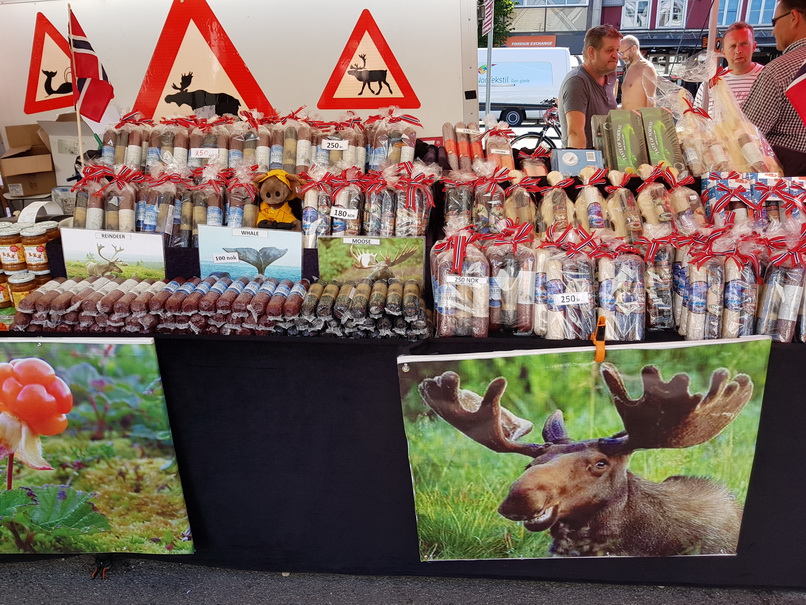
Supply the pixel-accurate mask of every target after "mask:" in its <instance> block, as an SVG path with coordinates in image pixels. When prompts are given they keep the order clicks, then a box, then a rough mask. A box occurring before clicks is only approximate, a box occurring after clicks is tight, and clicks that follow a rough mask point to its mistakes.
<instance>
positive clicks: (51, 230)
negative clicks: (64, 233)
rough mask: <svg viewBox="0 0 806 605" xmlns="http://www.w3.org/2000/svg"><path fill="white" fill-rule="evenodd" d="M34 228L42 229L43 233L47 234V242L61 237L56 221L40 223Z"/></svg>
mask: <svg viewBox="0 0 806 605" xmlns="http://www.w3.org/2000/svg"><path fill="white" fill-rule="evenodd" d="M36 226H37V227H42V228H43V229H44V230H45V233H47V234H48V241H52V240H54V239H57V238H58V237H60V236H61V232H60V231H59V223H58V221H42V222H41V223H37V224H36Z"/></svg>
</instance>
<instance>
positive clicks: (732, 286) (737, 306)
mask: <svg viewBox="0 0 806 605" xmlns="http://www.w3.org/2000/svg"><path fill="white" fill-rule="evenodd" d="M744 290H745V284H744V281H742V280H741V279H733V280H731V281H729V282H728V283H727V284H725V308H726V309H727V310H728V311H741V310H742V301H743V300H744Z"/></svg>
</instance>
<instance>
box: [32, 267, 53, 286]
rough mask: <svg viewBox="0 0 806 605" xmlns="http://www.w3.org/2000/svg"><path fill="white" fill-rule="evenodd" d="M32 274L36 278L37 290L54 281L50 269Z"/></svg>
mask: <svg viewBox="0 0 806 605" xmlns="http://www.w3.org/2000/svg"><path fill="white" fill-rule="evenodd" d="M31 273H32V274H33V276H34V283H35V284H36V287H37V288H38V287H39V286H42V285H44V284H46V283H48V282H49V281H50V280H51V279H53V276H52V275H51V274H50V269H46V270H45V271H31Z"/></svg>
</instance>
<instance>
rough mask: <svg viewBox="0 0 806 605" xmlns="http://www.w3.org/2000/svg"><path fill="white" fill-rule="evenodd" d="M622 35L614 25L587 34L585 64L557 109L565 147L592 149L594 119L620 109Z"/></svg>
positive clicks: (568, 81)
mask: <svg viewBox="0 0 806 605" xmlns="http://www.w3.org/2000/svg"><path fill="white" fill-rule="evenodd" d="M621 38H622V35H621V33H620V32H619V31H618V30H617V29H616V28H615V27H613V26H612V25H598V26H596V27H592V28H590V29H589V30H588V31H587V33H586V34H585V43H584V48H583V51H582V52H583V61H582V65H580V66H579V67H578V68H577V69H574V70H571V72H569V74H568V75H567V76H565V80H563V83H562V85H561V86H560V96H559V98H558V99H557V109H558V110H559V111H558V113H559V114H560V126H561V127H562V132H563V147H568V148H572V149H591V148H592V147H593V135H592V134H591V117H592V116H600V115H607V113H608V112H609V111H610V110H611V109H616V107H617V104H616V74H615V72H616V66H617V65H618V52H619V43H620V41H621Z"/></svg>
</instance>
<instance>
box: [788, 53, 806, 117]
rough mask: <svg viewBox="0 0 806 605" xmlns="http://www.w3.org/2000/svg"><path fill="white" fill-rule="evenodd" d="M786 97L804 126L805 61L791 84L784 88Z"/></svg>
mask: <svg viewBox="0 0 806 605" xmlns="http://www.w3.org/2000/svg"><path fill="white" fill-rule="evenodd" d="M786 96H787V97H788V98H789V102H790V103H792V107H794V108H795V111H797V112H798V115H799V116H800V119H801V120H803V123H804V125H806V61H805V62H804V63H803V65H801V66H800V69H799V70H798V73H797V74H795V79H794V80H792V83H791V84H790V85H789V86H787V87H786Z"/></svg>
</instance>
